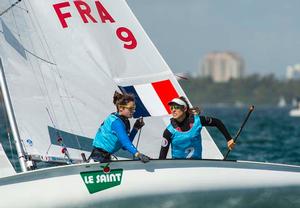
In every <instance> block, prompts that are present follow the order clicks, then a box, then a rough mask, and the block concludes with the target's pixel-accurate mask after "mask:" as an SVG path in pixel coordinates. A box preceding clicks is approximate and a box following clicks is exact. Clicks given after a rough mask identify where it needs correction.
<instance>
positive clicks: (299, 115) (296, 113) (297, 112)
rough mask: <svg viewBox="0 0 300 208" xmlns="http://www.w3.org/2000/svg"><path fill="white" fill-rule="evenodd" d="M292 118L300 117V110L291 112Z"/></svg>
mask: <svg viewBox="0 0 300 208" xmlns="http://www.w3.org/2000/svg"><path fill="white" fill-rule="evenodd" d="M290 116H295V117H300V109H293V110H291V111H290Z"/></svg>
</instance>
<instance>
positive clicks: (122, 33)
mask: <svg viewBox="0 0 300 208" xmlns="http://www.w3.org/2000/svg"><path fill="white" fill-rule="evenodd" d="M116 33H117V36H118V38H119V39H120V40H122V41H123V42H125V44H124V48H126V49H134V48H135V47H136V46H137V41H136V39H135V37H134V35H133V34H132V32H131V31H130V30H129V29H128V28H126V27H120V28H118V29H117V31H116Z"/></svg>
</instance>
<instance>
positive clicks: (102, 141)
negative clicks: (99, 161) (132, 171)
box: [93, 113, 130, 154]
mask: <svg viewBox="0 0 300 208" xmlns="http://www.w3.org/2000/svg"><path fill="white" fill-rule="evenodd" d="M117 119H120V121H121V122H122V124H124V122H123V121H122V119H121V118H120V117H119V116H118V114H116V113H112V114H110V115H109V116H108V117H107V118H106V119H105V120H104V122H103V123H102V125H101V126H100V128H99V129H98V131H97V134H96V136H95V138H94V141H93V146H94V147H97V148H100V149H103V150H105V151H107V152H109V153H111V154H113V153H115V152H117V151H118V150H119V149H120V148H121V147H122V144H121V142H120V141H119V139H118V137H117V135H116V132H114V131H113V130H112V128H111V125H112V123H113V122H114V121H115V120H117ZM124 128H125V129H126V131H127V128H126V126H125V124H124ZM129 128H130V127H129Z"/></svg>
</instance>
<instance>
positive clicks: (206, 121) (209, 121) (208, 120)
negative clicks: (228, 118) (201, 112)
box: [200, 116, 232, 141]
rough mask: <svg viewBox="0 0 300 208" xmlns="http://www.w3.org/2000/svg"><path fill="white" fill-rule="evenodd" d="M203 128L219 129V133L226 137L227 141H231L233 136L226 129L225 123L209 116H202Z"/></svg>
mask: <svg viewBox="0 0 300 208" xmlns="http://www.w3.org/2000/svg"><path fill="white" fill-rule="evenodd" d="M200 120H201V124H202V126H215V127H217V128H218V129H219V131H220V132H221V133H222V134H223V135H224V137H225V138H226V140H227V141H229V140H231V139H232V138H231V136H230V134H229V132H228V130H227V129H226V127H225V125H224V124H223V122H222V121H221V120H219V119H217V118H213V117H209V116H200Z"/></svg>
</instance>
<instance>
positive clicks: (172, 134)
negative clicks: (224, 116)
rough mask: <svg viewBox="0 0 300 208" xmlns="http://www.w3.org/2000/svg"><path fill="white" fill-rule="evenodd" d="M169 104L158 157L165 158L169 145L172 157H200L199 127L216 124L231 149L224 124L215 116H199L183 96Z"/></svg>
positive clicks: (231, 143) (230, 141)
mask: <svg viewBox="0 0 300 208" xmlns="http://www.w3.org/2000/svg"><path fill="white" fill-rule="evenodd" d="M168 104H169V106H170V108H171V112H172V118H171V120H170V124H169V125H168V126H167V128H166V129H165V131H164V133H163V137H164V139H163V142H162V146H161V149H160V155H159V159H166V157H167V154H168V150H169V147H170V145H171V147H172V158H173V159H176V158H194V159H201V158H202V145H201V129H202V126H216V127H217V128H218V129H219V130H220V131H221V132H222V134H223V135H224V137H225V138H226V140H227V146H228V148H229V149H230V150H231V149H232V148H233V147H234V145H235V143H234V141H233V139H232V138H231V136H230V134H229V133H228V131H227V129H226V127H225V126H224V124H223V123H222V122H221V121H220V120H219V119H216V118H212V117H207V116H199V115H198V113H197V112H195V111H193V110H191V109H190V108H189V104H188V102H187V100H186V99H185V98H184V97H179V98H174V99H173V100H172V101H170V102H169V103H168Z"/></svg>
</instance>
